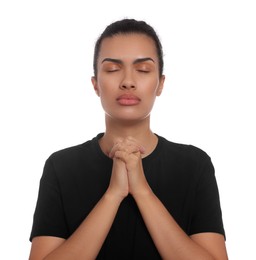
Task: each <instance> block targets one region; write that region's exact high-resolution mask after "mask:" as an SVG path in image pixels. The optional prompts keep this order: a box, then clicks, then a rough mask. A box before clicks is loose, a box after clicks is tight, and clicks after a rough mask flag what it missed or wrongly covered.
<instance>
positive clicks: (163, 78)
mask: <svg viewBox="0 0 256 260" xmlns="http://www.w3.org/2000/svg"><path fill="white" fill-rule="evenodd" d="M164 81H165V75H162V76H161V78H160V81H159V85H158V89H157V93H156V95H157V96H160V95H161V93H162V91H163V88H164Z"/></svg>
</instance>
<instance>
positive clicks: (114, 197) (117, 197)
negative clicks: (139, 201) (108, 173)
mask: <svg viewBox="0 0 256 260" xmlns="http://www.w3.org/2000/svg"><path fill="white" fill-rule="evenodd" d="M104 198H105V199H106V200H108V201H111V202H112V203H117V204H120V203H121V202H122V201H123V199H124V198H125V196H122V195H121V194H116V193H114V192H112V191H111V190H110V189H108V190H107V191H106V192H105V194H104Z"/></svg>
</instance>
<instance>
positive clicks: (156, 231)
mask: <svg viewBox="0 0 256 260" xmlns="http://www.w3.org/2000/svg"><path fill="white" fill-rule="evenodd" d="M134 199H135V201H136V203H137V205H138V207H139V209H140V212H141V214H142V217H143V219H144V222H145V224H146V226H147V228H148V231H149V233H150V235H151V237H152V239H153V241H154V243H155V245H156V247H157V249H158V251H159V253H160V254H161V256H162V257H163V259H186V260H189V259H198V260H199V259H204V260H206V259H220V260H222V259H223V260H224V259H228V258H227V253H226V248H225V241H224V237H223V236H222V235H220V234H217V233H201V234H196V235H193V236H191V237H189V236H188V235H187V234H186V233H185V232H184V231H183V230H182V229H181V228H180V227H179V226H178V224H177V223H176V222H175V220H174V219H173V218H172V216H171V215H170V214H169V212H168V211H167V210H166V208H165V207H164V206H163V204H162V203H161V201H160V200H159V199H158V198H157V197H156V196H155V195H154V194H153V192H152V191H150V190H148V191H147V192H145V193H140V194H136V195H134Z"/></svg>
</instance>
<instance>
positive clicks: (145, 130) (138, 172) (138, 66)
mask: <svg viewBox="0 0 256 260" xmlns="http://www.w3.org/2000/svg"><path fill="white" fill-rule="evenodd" d="M164 79H165V78H164V76H162V75H159V70H158V58H157V53H156V49H155V45H154V42H153V41H152V40H151V39H150V38H149V37H147V36H145V35H143V34H128V35H118V36H114V37H112V38H107V39H104V40H103V43H102V47H101V50H100V54H99V60H98V75H97V78H95V77H92V84H93V87H94V89H95V92H96V94H97V95H98V96H99V98H100V100H101V103H102V106H103V108H104V111H105V122H106V131H105V134H104V136H103V137H102V138H101V139H100V141H99V144H100V146H101V149H102V151H103V152H104V153H105V154H106V155H108V156H109V157H110V158H112V159H113V168H112V176H111V179H110V183H109V187H108V189H107V191H106V192H105V194H104V195H103V197H102V198H101V199H100V201H99V202H98V203H97V205H95V207H94V209H93V210H92V211H91V212H90V214H89V215H88V216H87V217H86V218H85V220H84V221H83V222H82V223H81V225H80V226H79V228H78V229H77V230H76V231H75V232H74V233H73V234H72V236H71V237H70V238H68V239H67V240H64V239H62V238H57V237H47V236H45V237H35V238H34V239H33V241H32V246H31V253H30V259H31V260H36V259H63V260H65V259H95V258H96V256H97V254H98V252H99V250H100V248H101V246H102V244H103V243H104V240H105V238H106V236H107V234H108V232H109V230H110V228H111V225H112V223H113V220H114V218H115V215H116V213H117V210H118V208H119V205H120V203H121V202H122V200H123V199H124V198H125V197H126V196H127V195H128V194H131V195H132V196H133V198H134V199H135V201H136V203H137V206H138V208H139V210H140V212H141V215H142V217H143V219H144V222H145V224H146V226H147V229H148V231H149V233H150V235H151V237H152V239H153V241H154V243H155V245H156V247H157V249H158V251H159V253H160V255H161V256H162V258H163V259H186V260H189V259H193V260H194V259H197V260H200V259H204V260H207V259H219V260H224V259H228V257H227V253H226V248H225V241H224V237H223V236H222V235H220V234H216V233H200V234H195V235H193V236H191V237H189V236H187V235H186V234H185V233H184V232H183V230H182V229H181V228H180V227H179V226H178V225H177V223H176V222H175V220H174V219H173V218H172V216H171V214H170V213H169V212H168V211H167V210H166V208H165V207H164V205H163V204H162V203H161V201H160V200H159V199H158V198H157V197H156V196H155V194H154V193H153V192H152V190H151V188H150V186H149V185H148V183H147V180H146V178H145V175H144V171H143V167H142V158H143V157H145V156H147V155H148V154H150V153H151V152H152V151H153V150H154V149H155V147H156V145H157V141H158V140H157V137H156V136H155V135H154V134H153V133H152V131H151V129H150V112H151V109H152V107H153V105H154V102H155V98H156V97H157V96H159V95H160V94H161V92H162V89H163V86H164ZM124 94H125V95H126V96H123V95H124ZM120 97H121V98H120ZM131 99H132V100H131ZM103 216H104V217H103ZM84 245H87V246H86V247H85V246H84Z"/></svg>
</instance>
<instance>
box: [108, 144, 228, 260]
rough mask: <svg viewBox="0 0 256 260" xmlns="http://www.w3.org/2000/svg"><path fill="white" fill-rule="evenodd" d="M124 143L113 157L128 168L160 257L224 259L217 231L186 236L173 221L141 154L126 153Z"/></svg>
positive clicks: (222, 247) (225, 256) (224, 249)
mask: <svg viewBox="0 0 256 260" xmlns="http://www.w3.org/2000/svg"><path fill="white" fill-rule="evenodd" d="M126 145H129V146H132V145H135V146H136V144H134V140H133V141H131V142H129V141H127V144H125V143H123V146H122V145H119V146H116V150H113V152H115V153H113V154H114V156H116V157H118V158H119V159H121V160H123V161H124V162H125V164H126V168H127V176H128V182H129V192H130V193H131V195H132V196H133V197H134V199H135V201H136V203H137V206H138V208H139V210H140V212H141V215H142V217H143V219H144V222H145V224H146V226H147V229H148V231H149V233H150V235H151V237H152V239H153V241H154V243H155V245H156V247H157V249H158V251H159V253H160V255H161V256H162V258H163V259H185V260H189V259H193V260H194V259H198V260H199V259H204V260H207V259H220V260H222V259H223V260H224V259H227V253H226V248H225V242H224V237H223V236H222V235H220V234H216V233H201V234H196V235H193V236H191V237H189V236H188V235H187V234H186V233H185V232H184V231H183V230H182V229H181V228H180V226H179V225H178V224H177V223H176V221H175V220H174V219H173V217H172V216H171V214H170V213H169V212H168V211H167V209H166V208H165V207H164V205H163V204H162V202H161V201H160V200H159V199H158V198H157V197H156V195H155V194H154V193H153V192H152V190H151V188H150V187H149V185H148V183H147V180H146V178H145V175H144V172H143V167H142V162H141V153H140V152H138V151H136V150H135V149H134V152H131V153H129V152H128V150H127V148H126Z"/></svg>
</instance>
